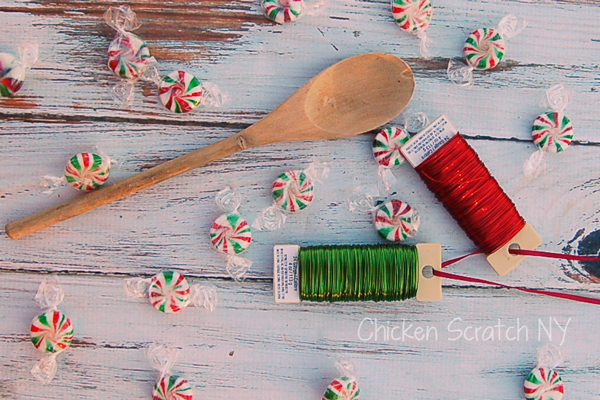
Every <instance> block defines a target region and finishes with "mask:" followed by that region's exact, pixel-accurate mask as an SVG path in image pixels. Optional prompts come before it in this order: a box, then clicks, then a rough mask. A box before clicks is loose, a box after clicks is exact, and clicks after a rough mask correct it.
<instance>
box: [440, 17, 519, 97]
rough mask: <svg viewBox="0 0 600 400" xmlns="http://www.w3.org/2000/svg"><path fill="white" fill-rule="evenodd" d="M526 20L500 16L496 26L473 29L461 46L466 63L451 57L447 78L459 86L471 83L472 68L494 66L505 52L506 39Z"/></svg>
mask: <svg viewBox="0 0 600 400" xmlns="http://www.w3.org/2000/svg"><path fill="white" fill-rule="evenodd" d="M526 26H527V22H526V21H525V20H519V19H518V18H517V17H516V16H514V15H512V14H511V15H507V16H506V17H504V18H502V20H501V21H500V23H499V24H498V28H480V29H477V30H475V31H473V32H472V33H471V34H470V35H469V37H468V38H467V40H466V42H465V44H464V46H463V54H464V57H465V61H466V63H467V65H465V64H464V63H462V62H461V61H456V60H453V59H451V60H450V62H449V63H448V71H447V72H448V78H450V80H451V81H452V82H453V83H454V84H456V85H459V86H468V85H470V84H471V83H473V70H475V69H477V70H481V71H484V70H490V69H493V68H496V67H497V66H498V64H499V63H500V61H502V59H503V58H504V55H505V54H506V40H507V39H510V38H512V37H514V36H517V35H518V34H519V33H521V31H522V30H523V29H525V27H526Z"/></svg>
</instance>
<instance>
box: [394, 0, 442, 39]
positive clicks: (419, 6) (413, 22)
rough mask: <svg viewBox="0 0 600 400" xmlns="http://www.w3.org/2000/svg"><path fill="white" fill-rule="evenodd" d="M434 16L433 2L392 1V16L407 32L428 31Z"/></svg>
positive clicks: (415, 0)
mask: <svg viewBox="0 0 600 400" xmlns="http://www.w3.org/2000/svg"><path fill="white" fill-rule="evenodd" d="M432 14H433V7H432V5H431V0H392V16H393V17H394V19H395V20H396V23H397V24H398V26H399V27H400V28H401V29H402V30H404V31H406V32H410V33H416V32H418V31H422V30H425V29H427V28H428V27H429V24H430V23H431V15H432Z"/></svg>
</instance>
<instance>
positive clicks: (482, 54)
mask: <svg viewBox="0 0 600 400" xmlns="http://www.w3.org/2000/svg"><path fill="white" fill-rule="evenodd" d="M505 53H506V45H505V43H504V39H503V38H502V35H500V33H498V32H496V30H494V29H492V28H481V29H477V30H476V31H473V33H471V35H470V36H469V37H468V38H467V41H466V42H465V45H464V46H463V54H464V55H465V58H466V59H467V62H468V63H469V65H471V66H472V67H473V68H476V69H482V70H486V69H492V68H495V67H496V66H497V65H498V64H499V63H500V61H502V58H503V57H504V54H505Z"/></svg>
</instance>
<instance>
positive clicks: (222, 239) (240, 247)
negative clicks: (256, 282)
mask: <svg viewBox="0 0 600 400" xmlns="http://www.w3.org/2000/svg"><path fill="white" fill-rule="evenodd" d="M215 202H216V203H217V206H218V207H219V209H220V210H222V211H224V214H222V215H220V216H219V217H218V218H217V219H216V220H215V222H213V224H212V226H211V227H210V232H209V236H210V243H211V244H212V246H213V248H214V249H215V250H216V251H217V252H218V253H220V254H223V255H225V256H226V257H227V265H226V269H227V273H228V274H229V275H230V276H231V277H232V278H233V279H235V281H236V282H243V281H244V279H245V277H246V274H247V273H248V271H249V270H250V267H251V266H252V261H250V260H249V259H247V258H242V257H240V256H239V255H238V254H240V253H242V252H243V251H244V250H246V249H247V248H248V246H250V243H252V230H251V229H250V225H249V224H248V221H246V219H245V218H244V217H242V216H241V215H240V213H239V211H238V210H239V207H240V204H241V197H240V195H239V193H237V192H236V191H234V190H233V189H232V188H231V187H226V188H224V189H223V190H221V191H220V192H219V193H218V194H217V196H216V198H215Z"/></svg>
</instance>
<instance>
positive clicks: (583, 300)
mask: <svg viewBox="0 0 600 400" xmlns="http://www.w3.org/2000/svg"><path fill="white" fill-rule="evenodd" d="M433 274H434V275H435V276H439V277H442V278H447V279H455V280H459V281H463V282H472V283H481V284H484V285H490V286H499V287H503V288H506V289H516V290H520V291H522V292H526V293H533V294H542V295H545V296H550V297H558V298H561V299H566V300H573V301H578V302H580V303H588V304H596V305H600V299H597V298H594V297H584V296H578V295H576V294H569V293H560V292H552V291H550V290H540V289H527V288H520V287H516V286H508V285H504V284H502V283H497V282H492V281H486V280H484V279H479V278H471V277H468V276H462V275H455V274H451V273H448V272H442V271H438V270H433Z"/></svg>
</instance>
